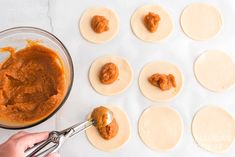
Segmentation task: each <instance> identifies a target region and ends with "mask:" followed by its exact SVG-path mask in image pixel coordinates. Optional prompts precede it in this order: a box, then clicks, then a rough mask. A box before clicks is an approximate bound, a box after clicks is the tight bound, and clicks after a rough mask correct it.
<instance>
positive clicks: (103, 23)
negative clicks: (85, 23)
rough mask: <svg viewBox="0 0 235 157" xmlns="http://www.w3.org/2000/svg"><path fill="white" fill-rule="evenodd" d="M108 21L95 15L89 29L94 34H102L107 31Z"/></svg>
mask: <svg viewBox="0 0 235 157" xmlns="http://www.w3.org/2000/svg"><path fill="white" fill-rule="evenodd" d="M108 24H109V20H107V19H106V18H105V17H104V16H99V15H95V16H93V17H92V19H91V28H92V29H93V30H94V31H95V32H96V33H103V32H106V31H108V30H109V26H108Z"/></svg>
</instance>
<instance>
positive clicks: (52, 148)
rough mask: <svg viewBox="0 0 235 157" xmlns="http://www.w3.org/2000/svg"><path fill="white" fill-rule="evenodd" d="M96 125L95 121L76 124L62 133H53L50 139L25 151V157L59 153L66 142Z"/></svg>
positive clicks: (43, 156) (41, 156) (39, 156)
mask: <svg viewBox="0 0 235 157" xmlns="http://www.w3.org/2000/svg"><path fill="white" fill-rule="evenodd" d="M93 124H94V121H93V120H88V121H85V122H83V123H78V124H75V125H73V126H71V127H69V128H67V129H65V130H62V131H52V132H50V134H49V137H48V138H47V139H46V140H45V141H42V142H40V143H38V144H35V145H34V146H33V147H31V148H29V149H27V150H26V151H25V157H45V156H47V155H48V154H50V153H54V152H57V151H58V150H59V149H60V148H61V146H62V145H63V144H64V142H65V141H66V140H67V139H68V138H69V137H72V136H73V135H75V134H78V133H80V132H82V131H84V130H86V129H87V128H89V127H90V126H92V125H93Z"/></svg>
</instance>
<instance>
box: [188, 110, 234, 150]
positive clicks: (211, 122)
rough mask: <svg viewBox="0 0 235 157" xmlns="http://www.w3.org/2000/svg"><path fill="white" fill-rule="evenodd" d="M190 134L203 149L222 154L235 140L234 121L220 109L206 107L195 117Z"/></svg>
mask: <svg viewBox="0 0 235 157" xmlns="http://www.w3.org/2000/svg"><path fill="white" fill-rule="evenodd" d="M192 134H193V137H194V139H195V141H196V142H197V144H198V145H199V146H200V147H202V148H203V149H206V150H208V151H210V152H215V153H222V152H225V151H226V150H228V149H229V147H230V146H231V145H232V143H233V141H234V139H235V120H234V118H233V117H232V116H231V115H230V114H229V113H228V112H226V111H225V110H223V109H222V108H219V107H216V106H207V107H204V108H202V109H200V110H199V111H198V112H197V114H196V115H195V117H194V119H193V122H192Z"/></svg>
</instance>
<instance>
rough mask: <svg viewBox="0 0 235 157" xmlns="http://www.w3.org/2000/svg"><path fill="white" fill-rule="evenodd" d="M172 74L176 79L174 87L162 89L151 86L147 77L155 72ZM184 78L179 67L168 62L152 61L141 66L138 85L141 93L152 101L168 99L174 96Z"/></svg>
mask: <svg viewBox="0 0 235 157" xmlns="http://www.w3.org/2000/svg"><path fill="white" fill-rule="evenodd" d="M155 73H160V74H173V75H174V77H175V81H176V88H171V89H170V90H167V91H162V90H161V89H160V88H158V87H156V86H153V85H152V84H151V83H150V82H149V81H148V78H149V77H150V76H151V75H153V74H155ZM183 83H184V78H183V74H182V72H181V71H180V69H179V68H178V67H177V66H176V65H174V64H171V63H169V62H165V61H153V62H150V63H148V64H147V65H145V66H144V67H143V69H142V70H141V72H140V76H139V87H140V90H141V92H142V94H143V95H144V96H145V97H147V98H148V99H150V100H152V101H169V100H172V99H173V98H175V97H176V96H177V95H178V94H179V93H180V91H181V90H182V88H183Z"/></svg>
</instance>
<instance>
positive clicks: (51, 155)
mask: <svg viewBox="0 0 235 157" xmlns="http://www.w3.org/2000/svg"><path fill="white" fill-rule="evenodd" d="M46 157H60V154H59V153H51V154H49V155H47V156H46Z"/></svg>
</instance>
